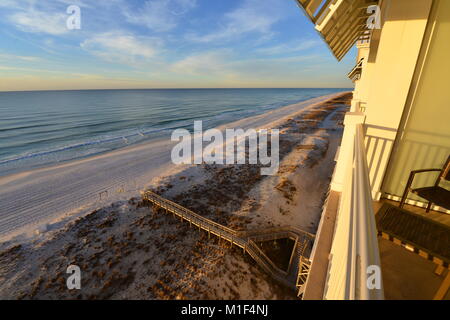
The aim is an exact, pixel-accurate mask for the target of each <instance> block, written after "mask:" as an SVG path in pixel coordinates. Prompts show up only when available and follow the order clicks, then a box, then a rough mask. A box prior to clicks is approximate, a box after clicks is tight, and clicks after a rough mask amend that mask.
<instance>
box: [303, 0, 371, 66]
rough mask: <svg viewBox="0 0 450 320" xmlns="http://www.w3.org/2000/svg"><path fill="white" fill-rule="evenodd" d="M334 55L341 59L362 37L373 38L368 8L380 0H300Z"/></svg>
mask: <svg viewBox="0 0 450 320" xmlns="http://www.w3.org/2000/svg"><path fill="white" fill-rule="evenodd" d="M297 2H298V3H299V5H300V7H301V8H303V9H304V11H305V13H306V15H307V16H308V17H309V19H310V20H311V21H312V22H313V23H314V24H315V26H316V30H317V31H318V32H319V33H320V35H321V36H322V38H323V39H324V40H325V42H326V43H327V45H328V47H329V48H330V49H331V51H332V52H333V54H334V56H335V57H336V58H337V59H338V60H341V59H342V58H343V57H344V56H345V54H346V53H347V52H348V51H349V50H350V49H351V48H352V47H353V45H354V44H355V43H356V42H357V41H358V40H364V41H367V40H370V36H371V34H372V30H370V29H369V28H368V27H367V21H368V19H369V17H370V16H371V15H372V14H373V13H371V12H368V10H367V8H368V7H369V6H372V5H377V4H378V2H379V1H378V0H297Z"/></svg>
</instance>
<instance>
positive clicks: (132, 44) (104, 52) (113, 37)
mask: <svg viewBox="0 0 450 320" xmlns="http://www.w3.org/2000/svg"><path fill="white" fill-rule="evenodd" d="M160 46H161V41H160V40H159V39H157V38H151V37H138V36H135V35H133V34H128V33H123V32H108V33H103V34H99V35H96V36H93V37H91V38H89V39H87V40H85V41H84V42H82V43H81V47H82V48H83V49H85V50H86V51H88V52H90V53H91V54H94V55H96V56H98V57H100V58H102V59H105V60H107V61H110V62H120V63H126V64H134V63H137V62H138V61H140V60H148V59H151V58H153V57H155V55H156V54H157V52H158V48H159V47H160Z"/></svg>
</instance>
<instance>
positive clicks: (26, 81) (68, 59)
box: [0, 0, 355, 91]
mask: <svg viewBox="0 0 450 320" xmlns="http://www.w3.org/2000/svg"><path fill="white" fill-rule="evenodd" d="M69 5H77V6H79V7H80V8H81V29H80V30H69V29H68V28H67V27H66V20H67V18H68V17H69V15H68V14H67V13H66V10H67V7H68V6H69ZM354 57H355V50H354V49H353V50H352V51H351V52H350V53H349V54H348V55H347V56H346V57H345V58H344V59H343V61H341V62H337V60H336V59H335V58H334V57H333V56H332V54H331V53H330V51H329V50H328V48H327V46H326V44H325V43H324V42H323V41H322V39H321V38H320V36H319V35H318V34H317V33H316V31H315V30H314V28H313V25H312V24H311V22H310V21H309V20H308V19H307V18H306V17H305V15H304V13H303V12H302V11H301V10H300V9H299V8H298V6H297V4H296V2H295V0H148V1H143V0H140V1H138V0H1V1H0V90H1V91H8V90H53V89H94V88H99V89H101V88H198V87H200V88H211V87H233V88H234V87H351V86H352V84H351V82H350V81H349V80H348V79H347V78H346V74H347V72H348V71H349V70H350V69H351V67H352V66H353V65H354Z"/></svg>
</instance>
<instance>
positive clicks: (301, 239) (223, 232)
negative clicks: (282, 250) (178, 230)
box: [142, 191, 314, 292]
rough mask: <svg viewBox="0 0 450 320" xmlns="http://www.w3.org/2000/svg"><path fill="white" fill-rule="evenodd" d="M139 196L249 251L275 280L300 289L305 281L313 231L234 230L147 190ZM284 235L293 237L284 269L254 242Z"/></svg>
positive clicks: (281, 237) (289, 228)
mask: <svg viewBox="0 0 450 320" xmlns="http://www.w3.org/2000/svg"><path fill="white" fill-rule="evenodd" d="M142 198H143V199H144V200H146V201H148V202H150V203H152V204H153V205H154V206H155V207H156V208H161V209H163V210H165V211H166V213H172V214H173V215H174V216H176V217H179V218H180V219H181V221H183V220H184V221H187V222H189V223H190V224H191V225H194V226H196V227H198V228H199V229H200V230H204V231H206V232H207V233H208V236H210V235H211V234H212V235H215V236H217V237H218V238H219V239H223V240H225V241H228V242H230V243H231V245H236V246H238V247H240V248H242V249H243V251H244V252H245V253H248V254H249V255H250V256H251V257H252V258H253V260H255V261H256V262H257V263H258V265H259V266H261V267H262V268H263V269H264V270H265V271H266V272H267V273H269V274H270V275H271V276H272V277H273V278H274V279H275V280H277V281H278V282H280V283H282V284H284V285H286V286H288V287H291V288H297V289H298V290H299V292H300V290H301V288H302V286H303V284H304V283H305V281H300V272H303V273H302V277H301V280H306V278H305V277H306V276H307V274H305V268H304V261H306V260H308V257H307V256H308V255H309V253H310V250H311V247H312V244H313V241H314V235H312V234H310V233H308V232H305V231H303V230H300V229H297V228H293V227H274V228H267V229H260V230H248V231H236V230H233V229H231V228H228V227H225V226H223V225H221V224H220V223H217V222H214V221H212V220H210V219H208V218H205V217H203V216H201V215H199V214H197V213H195V212H193V211H191V210H189V209H187V208H185V207H183V206H180V205H179V204H177V203H175V202H173V201H170V200H168V199H165V198H163V197H161V196H159V195H157V194H156V193H154V192H151V191H146V192H144V193H143V194H142ZM284 238H289V239H292V240H294V241H295V245H294V248H293V252H292V256H291V261H290V263H289V268H288V270H287V271H285V270H281V269H280V268H278V267H277V266H276V265H275V264H274V263H273V261H272V260H271V259H270V258H269V257H268V256H267V255H266V254H265V253H264V252H263V251H262V250H261V248H260V247H259V246H258V245H257V244H256V243H257V242H263V241H271V240H277V239H284ZM296 262H297V263H296ZM302 263H303V264H302Z"/></svg>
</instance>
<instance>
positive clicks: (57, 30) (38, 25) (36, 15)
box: [9, 9, 68, 35]
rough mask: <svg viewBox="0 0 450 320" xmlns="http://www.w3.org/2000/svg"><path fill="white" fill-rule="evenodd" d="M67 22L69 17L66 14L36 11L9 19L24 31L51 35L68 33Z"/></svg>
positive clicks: (31, 10) (25, 12) (32, 10)
mask: <svg viewBox="0 0 450 320" xmlns="http://www.w3.org/2000/svg"><path fill="white" fill-rule="evenodd" d="M66 20H67V15H66V14H65V13H64V12H62V13H50V12H44V11H38V10H35V9H29V10H28V11H24V12H17V13H14V14H12V15H11V16H10V17H9V21H10V22H11V23H12V24H14V25H15V26H16V27H17V28H18V29H20V30H22V31H25V32H32V33H47V34H51V35H61V34H64V33H66V32H67V31H68V29H67V26H66Z"/></svg>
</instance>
